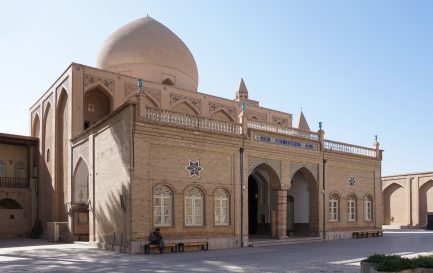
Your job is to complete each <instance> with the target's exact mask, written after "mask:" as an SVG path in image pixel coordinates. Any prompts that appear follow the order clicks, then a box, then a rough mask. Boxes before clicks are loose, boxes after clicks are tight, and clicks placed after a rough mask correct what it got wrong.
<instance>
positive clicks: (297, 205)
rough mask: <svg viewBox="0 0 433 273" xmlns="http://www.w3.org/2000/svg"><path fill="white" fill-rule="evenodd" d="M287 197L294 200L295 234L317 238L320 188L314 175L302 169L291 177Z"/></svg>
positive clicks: (305, 168) (306, 169) (308, 170)
mask: <svg viewBox="0 0 433 273" xmlns="http://www.w3.org/2000/svg"><path fill="white" fill-rule="evenodd" d="M290 181H291V185H290V189H289V190H288V192H287V195H288V196H289V197H291V198H293V206H294V208H293V211H294V215H293V231H292V232H293V234H294V235H299V236H317V235H318V234H319V186H318V181H317V180H316V178H315V176H314V174H313V173H312V172H311V170H310V169H308V168H307V167H301V168H299V169H298V170H297V171H295V172H294V174H293V175H292V177H291V180H290Z"/></svg>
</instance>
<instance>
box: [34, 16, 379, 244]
mask: <svg viewBox="0 0 433 273" xmlns="http://www.w3.org/2000/svg"><path fill="white" fill-rule="evenodd" d="M198 81H199V76H198V69H197V65H196V62H195V60H194V57H193V55H192V54H191V52H190V50H189V49H188V47H187V46H186V45H185V44H184V43H183V42H182V40H181V39H180V38H179V37H177V36H176V35H175V34H174V33H173V32H172V31H171V30H169V29H168V28H167V27H165V26H164V25H163V24H161V23H160V22H158V21H156V20H155V19H153V18H151V17H148V16H147V17H144V18H141V19H138V20H135V21H133V22H131V23H128V24H126V25H125V26H122V27H121V28H119V29H118V30H117V31H115V32H114V33H113V34H111V35H110V36H109V37H108V38H107V40H106V41H105V42H104V44H103V46H102V48H101V50H100V52H99V54H98V56H97V61H96V67H92V66H87V65H83V64H77V63H72V64H71V65H70V66H69V67H67V68H66V70H65V72H64V73H63V74H61V75H60V76H59V77H58V78H57V80H56V81H55V82H54V83H53V85H52V86H51V87H49V89H48V90H47V91H46V92H45V93H44V94H43V95H42V96H41V97H40V99H39V100H38V101H36V102H35V103H34V105H33V106H32V107H31V108H30V118H31V136H32V137H34V138H38V139H39V142H38V146H39V149H38V150H39V153H38V155H39V158H38V162H39V165H38V166H39V170H38V184H37V185H38V194H39V202H40V204H39V206H38V210H39V212H38V216H39V218H40V219H41V220H42V223H43V227H44V230H45V233H46V234H48V233H50V232H51V231H50V230H49V229H51V228H52V227H54V226H56V225H55V223H64V225H66V226H67V230H68V232H69V235H68V236H70V239H71V240H86V241H87V240H88V241H89V243H90V244H92V245H97V246H99V247H102V248H108V249H117V250H119V251H124V252H127V253H140V252H141V253H142V252H143V245H144V244H145V243H147V242H148V238H149V233H150V232H151V231H152V230H154V229H155V228H157V227H159V228H160V229H161V232H162V234H163V235H164V237H165V239H166V241H173V242H180V241H182V242H193V241H196V240H199V241H203V240H205V241H207V242H208V243H209V248H211V249H216V248H229V247H241V246H246V245H248V244H249V243H251V242H254V240H258V239H259V238H268V239H275V240H290V239H291V238H297V237H311V238H320V239H325V240H332V239H342V238H351V237H352V232H353V231H361V230H371V229H381V227H382V215H381V211H382V207H381V204H382V201H381V200H382V191H381V190H382V189H381V161H382V151H381V150H380V148H379V143H378V142H377V141H376V142H375V143H374V144H373V147H371V148H370V147H361V146H357V145H352V144H347V143H342V142H337V141H333V140H328V139H326V137H325V132H324V130H323V128H322V126H321V125H320V126H319V130H318V131H314V130H311V129H310V127H309V125H308V122H307V120H306V118H305V116H304V114H303V113H302V112H301V115H300V120H299V123H298V124H296V125H293V123H294V122H293V120H292V114H290V113H285V112H281V111H278V110H273V109H269V108H265V107H262V106H261V105H260V103H259V101H256V100H254V99H253V96H252V95H253V93H250V92H248V88H247V85H246V84H245V82H244V81H243V80H242V79H241V80H240V84H239V87H238V88H237V90H236V91H235V92H234V94H233V96H234V99H228V98H221V97H217V96H214V95H210V94H205V93H201V92H199V90H198ZM234 89H235V88H234ZM262 91H263V90H262ZM257 92H259V91H257ZM53 223H54V224H53Z"/></svg>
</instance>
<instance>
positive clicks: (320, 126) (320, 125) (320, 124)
mask: <svg viewBox="0 0 433 273" xmlns="http://www.w3.org/2000/svg"><path fill="white" fill-rule="evenodd" d="M319 130H322V122H321V121H319Z"/></svg>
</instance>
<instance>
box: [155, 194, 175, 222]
mask: <svg viewBox="0 0 433 273" xmlns="http://www.w3.org/2000/svg"><path fill="white" fill-rule="evenodd" d="M172 207H173V193H172V192H171V190H170V189H169V188H168V187H166V186H158V187H156V188H155V189H154V190H153V222H154V225H155V226H171V225H172V223H173V214H172Z"/></svg>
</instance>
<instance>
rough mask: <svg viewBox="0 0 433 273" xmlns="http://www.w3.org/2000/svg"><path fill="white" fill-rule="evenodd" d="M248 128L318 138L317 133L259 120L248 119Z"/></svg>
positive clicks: (312, 138)
mask: <svg viewBox="0 0 433 273" xmlns="http://www.w3.org/2000/svg"><path fill="white" fill-rule="evenodd" d="M248 128H251V129H255V130H259V131H265V132H271V133H276V134H283V135H288V136H293V137H299V138H305V139H311V140H316V141H318V140H319V135H318V134H317V133H313V132H305V131H301V130H297V129H293V128H286V127H281V126H277V125H272V124H267V123H263V122H259V121H252V120H248Z"/></svg>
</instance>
